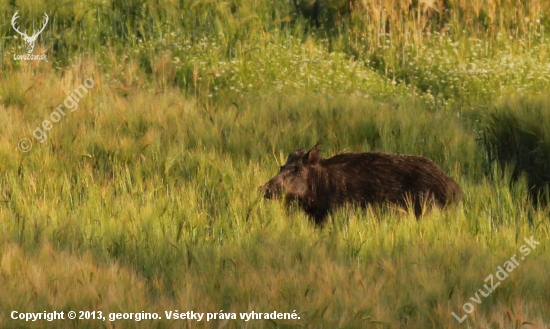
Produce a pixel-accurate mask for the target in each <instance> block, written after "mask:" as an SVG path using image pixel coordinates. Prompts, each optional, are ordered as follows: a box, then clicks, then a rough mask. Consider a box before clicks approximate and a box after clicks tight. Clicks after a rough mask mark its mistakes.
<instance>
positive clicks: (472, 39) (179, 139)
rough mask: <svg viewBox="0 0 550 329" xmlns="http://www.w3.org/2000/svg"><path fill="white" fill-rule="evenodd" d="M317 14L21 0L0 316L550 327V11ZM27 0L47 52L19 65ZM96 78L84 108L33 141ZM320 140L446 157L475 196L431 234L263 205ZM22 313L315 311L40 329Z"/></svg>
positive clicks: (357, 7) (416, 4) (4, 88)
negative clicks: (514, 264)
mask: <svg viewBox="0 0 550 329" xmlns="http://www.w3.org/2000/svg"><path fill="white" fill-rule="evenodd" d="M314 5H315V4H314V3H313V2H311V1H309V2H308V1H296V2H294V1H264V0H228V1H206V0H202V1H198V0H193V1H176V0H173V1H164V2H157V1H148V0H107V1H84V2H80V1H78V2H77V1H65V2H59V1H49V0H40V1H27V0H22V1H3V2H1V6H0V17H1V18H2V19H1V22H3V23H2V24H1V25H0V35H2V39H1V41H0V42H1V46H0V49H1V52H2V56H1V62H0V65H1V67H2V70H1V71H0V122H2V123H1V124H0V201H1V202H0V278H1V279H0V290H1V291H2V292H3V293H2V294H0V310H1V311H0V326H2V327H5V328H9V327H18V328H19V327H36V328H50V327H51V328H60V327H67V328H73V327H78V328H95V327H100V326H101V327H109V328H131V327H136V326H140V327H148V328H149V327H151V328H179V327H189V328H191V327H192V328H197V327H198V328H203V327H204V328H223V327H225V328H241V327H251V328H291V327H307V328H320V327H326V328H340V327H341V328H365V327H367V328H460V327H468V328H548V327H549V326H550V317H549V313H548V310H549V309H550V295H548V293H547V292H548V291H549V290H550V281H549V280H548V275H547V269H548V268H549V266H550V257H549V256H550V248H549V246H548V237H549V236H550V231H549V229H550V225H549V219H548V207H547V205H546V203H545V202H544V201H545V200H546V198H547V194H544V191H545V190H546V189H547V183H548V182H549V181H550V169H549V167H548V165H547V163H549V157H550V153H549V152H550V148H549V146H548V145H549V141H550V139H549V136H548V131H549V129H548V128H549V125H550V117H549V114H548V113H549V112H548V107H549V105H550V96H548V95H547V94H546V92H547V90H549V87H550V86H549V84H550V62H549V59H548V56H549V52H550V47H549V45H550V43H549V40H548V38H547V35H546V31H547V29H548V28H549V27H550V20H549V19H548V17H549V14H550V4H549V3H548V2H545V1H535V0H532V1H527V0H521V1H512V0H490V1H453V0H445V1H427V0H424V1H422V0H421V1H406V0H402V1H392V0H383V1H370V0H366V1H351V2H350V1H338V0H334V1H329V0H326V1H323V2H320V3H319V5H318V10H317V12H313V11H312V10H313V9H312V6H314ZM17 10H18V11H19V13H20V18H19V24H20V25H21V26H22V27H23V28H27V29H29V30H31V27H32V26H33V23H34V24H35V26H40V24H41V20H42V16H43V13H44V12H46V13H47V14H48V15H49V17H50V22H49V23H48V25H47V28H46V30H45V31H44V32H43V33H42V34H41V36H40V37H39V39H38V42H37V45H36V47H35V51H34V53H35V54H42V53H45V54H47V56H48V61H18V60H15V59H14V55H17V54H23V53H24V48H23V47H24V43H23V42H22V40H21V38H17V37H16V34H15V32H14V31H13V29H12V27H11V24H10V22H11V18H12V16H13V14H14V13H15V11H17ZM87 77H92V78H93V79H94V81H95V86H94V87H93V88H92V89H91V91H90V92H89V93H88V94H87V95H86V96H85V97H84V98H83V99H82V100H81V101H80V103H79V108H78V110H77V111H75V112H72V113H67V116H66V117H64V118H63V119H62V120H61V121H60V122H59V123H54V124H53V127H52V129H51V130H50V131H48V132H47V135H48V139H47V141H46V142H44V143H40V142H39V141H37V140H36V139H35V138H34V137H33V131H34V129H35V128H36V127H38V126H40V125H41V123H42V121H43V120H45V119H48V117H49V115H50V113H51V112H52V111H53V110H54V109H55V108H56V107H57V106H58V105H59V104H61V103H62V102H63V100H64V99H65V98H66V97H67V95H68V93H69V92H70V91H72V90H74V89H75V88H76V87H77V86H78V85H80V84H82V83H83V80H84V79H85V78H87ZM21 138H29V139H30V140H31V141H32V142H33V147H32V149H31V150H30V151H29V152H27V153H24V152H21V151H20V150H19V149H18V141H19V140H20V139H21ZM318 140H322V141H323V142H324V144H323V152H324V154H325V156H326V157H329V156H331V155H334V154H336V153H339V152H344V151H355V152H360V151H371V150H378V151H385V152H398V153H409V154H419V155H423V156H426V157H429V158H431V159H433V160H434V161H435V162H437V163H438V164H439V165H440V166H441V167H442V168H443V170H444V171H446V172H448V173H449V174H450V175H451V176H452V177H453V178H455V179H456V180H457V181H458V182H459V183H460V185H461V186H462V187H463V191H464V200H463V203H462V204H461V205H460V206H459V207H457V208H455V209H451V210H450V211H447V212H440V211H438V210H435V211H433V212H431V213H430V214H427V215H426V216H425V217H424V218H423V219H422V220H421V221H419V222H417V221H416V220H415V219H414V216H413V215H411V214H406V213H404V212H402V211H399V210H398V209H384V210H382V211H373V209H368V210H367V211H360V210H356V209H353V208H350V209H342V210H341V211H338V212H337V213H335V214H334V215H333V216H332V221H331V223H330V224H329V225H328V226H327V227H325V228H324V229H317V228H315V227H314V226H312V225H311V224H310V223H308V221H307V218H306V217H305V216H304V214H303V213H302V212H300V211H293V210H290V211H287V210H285V209H284V207H283V206H282V204H280V203H278V202H268V201H265V200H262V199H261V198H260V195H259V194H258V193H257V187H258V186H259V185H261V184H262V183H264V182H265V181H267V180H268V179H269V178H270V177H272V176H273V175H275V173H276V172H277V170H278V165H280V163H281V162H283V161H284V160H285V159H286V155H287V154H288V153H290V152H291V151H292V150H293V149H295V148H297V147H311V146H312V145H314V143H315V142H316V141H318ZM541 195H542V197H539V196H541ZM531 236H533V237H534V239H535V240H537V241H540V245H539V246H537V249H536V250H534V251H533V252H532V253H531V254H530V255H529V256H528V257H526V258H525V260H522V261H521V263H520V265H519V266H518V268H517V269H515V270H514V272H513V273H512V274H510V277H509V278H507V279H506V280H505V281H503V282H502V283H501V285H500V286H499V287H498V288H497V289H496V290H495V291H494V292H493V293H492V294H491V295H490V296H489V297H487V298H486V299H483V300H482V304H480V305H477V304H474V305H475V311H474V312H473V313H472V314H470V315H469V317H468V318H467V319H466V320H465V322H463V323H462V324H459V323H458V322H457V321H456V320H455V319H454V318H453V316H452V315H451V312H455V313H456V314H458V315H459V316H462V315H464V314H465V313H464V312H463V311H462V310H461V309H462V305H463V304H464V303H465V302H468V301H470V297H472V296H474V294H475V293H476V292H477V290H478V289H480V288H482V287H483V284H484V279H485V278H486V277H487V276H488V275H489V274H491V273H492V274H494V273H495V272H496V270H497V266H499V265H500V266H501V265H502V264H503V263H504V262H505V261H506V260H508V259H509V258H510V257H511V256H512V255H514V254H518V249H519V247H520V246H521V245H523V244H524V243H525V242H524V237H531ZM470 302H471V301H470ZM11 310H19V311H22V312H41V311H53V310H56V311H69V310H75V311H79V310H84V311H85V310H89V311H93V310H102V311H103V312H104V314H107V313H109V312H141V311H146V312H158V313H160V315H161V316H163V315H164V311H170V310H173V311H175V310H179V311H181V312H185V311H188V310H194V311H196V312H220V310H223V311H224V312H235V313H239V312H250V311H257V312H272V311H275V310H276V311H279V312H292V311H293V310H296V312H297V313H298V314H299V316H300V318H301V319H300V320H298V321H278V320H275V321H255V322H248V323H246V322H244V321H241V320H229V321H218V320H216V321H211V322H204V321H203V322H199V323H197V322H193V321H186V320H184V321H182V320H179V321H178V322H174V321H169V320H164V319H163V320H160V321H143V322H140V323H136V322H133V321H125V320H118V321H116V322H100V321H97V320H96V321H94V320H79V321H69V320H65V321H60V322H38V323H23V322H16V321H13V320H12V319H11V318H10V312H11Z"/></svg>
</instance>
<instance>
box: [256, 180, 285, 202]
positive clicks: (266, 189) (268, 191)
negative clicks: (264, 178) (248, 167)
mask: <svg viewBox="0 0 550 329" xmlns="http://www.w3.org/2000/svg"><path fill="white" fill-rule="evenodd" d="M258 191H259V192H263V194H264V198H266V199H269V200H275V199H279V197H280V196H281V190H280V189H279V188H277V187H276V186H275V184H273V183H272V182H271V181H269V182H267V183H265V184H264V185H262V186H260V187H259V188H258Z"/></svg>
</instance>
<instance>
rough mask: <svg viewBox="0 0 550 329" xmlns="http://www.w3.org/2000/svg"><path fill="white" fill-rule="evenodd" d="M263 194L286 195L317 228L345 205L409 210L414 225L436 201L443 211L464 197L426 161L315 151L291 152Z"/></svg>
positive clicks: (454, 184) (436, 167) (264, 187)
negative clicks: (393, 206) (392, 206)
mask: <svg viewBox="0 0 550 329" xmlns="http://www.w3.org/2000/svg"><path fill="white" fill-rule="evenodd" d="M261 189H262V190H263V191H264V197H265V198H267V199H278V198H280V197H281V196H282V195H283V194H285V195H286V198H287V200H295V201H297V202H298V205H299V206H300V207H301V208H302V209H303V210H304V211H305V212H306V213H307V214H308V215H309V216H310V218H312V219H313V220H314V221H315V223H317V224H323V223H324V222H325V221H326V218H327V215H328V214H329V213H330V211H331V210H333V209H335V208H337V207H339V206H342V205H344V204H346V203H354V204H359V205H360V206H362V207H365V206H367V205H368V204H374V203H381V202H389V203H392V204H396V205H398V206H401V207H403V208H405V209H406V208H407V205H408V204H412V206H413V207H414V213H415V216H416V218H417V219H418V218H420V217H421V216H422V207H423V205H425V204H428V203H430V202H432V201H435V203H436V204H438V205H439V206H440V207H445V206H447V205H448V204H451V203H455V202H458V201H459V200H460V198H461V195H462V193H461V190H460V187H459V186H458V184H457V183H456V182H455V181H454V180H452V179H451V178H450V177H449V176H447V175H446V174H445V173H443V172H442V171H441V169H440V168H439V167H438V166H437V165H436V164H435V163H434V162H433V161H432V160H430V159H427V158H424V157H421V156H414V155H401V154H387V153H379V152H368V153H345V154H339V155H336V156H334V157H332V158H330V159H324V158H322V157H321V155H320V154H319V147H318V145H315V146H314V147H313V148H312V149H311V150H309V151H308V152H305V151H304V150H303V149H299V150H296V151H294V152H292V153H291V154H290V155H289V156H288V159H287V161H286V163H285V165H284V166H282V167H281V171H280V172H279V174H277V176H275V177H273V178H272V179H271V180H270V181H269V182H267V183H266V184H265V185H263V186H262V187H261Z"/></svg>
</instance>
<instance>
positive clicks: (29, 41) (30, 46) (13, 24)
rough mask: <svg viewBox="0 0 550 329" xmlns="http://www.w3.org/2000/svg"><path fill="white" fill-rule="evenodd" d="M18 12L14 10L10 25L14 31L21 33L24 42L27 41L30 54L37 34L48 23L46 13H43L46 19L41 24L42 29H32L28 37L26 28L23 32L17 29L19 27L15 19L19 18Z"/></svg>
mask: <svg viewBox="0 0 550 329" xmlns="http://www.w3.org/2000/svg"><path fill="white" fill-rule="evenodd" d="M18 13H19V11H16V12H15V14H13V17H12V19H11V26H13V29H14V30H15V32H17V33H19V34H21V36H22V37H23V40H25V42H26V43H27V45H26V48H27V52H28V53H29V54H30V53H32V51H33V49H34V43H35V42H36V39H37V38H38V35H40V33H42V31H44V29H45V28H46V24H48V15H46V13H44V18H45V19H46V21H45V22H44V25H43V26H42V29H41V30H40V31H38V32H35V31H36V30H33V32H34V33H33V35H32V36H30V37H29V36H28V35H27V30H25V32H21V31H19V28H17V26H15V21H16V20H17V19H18V18H19V16H18Z"/></svg>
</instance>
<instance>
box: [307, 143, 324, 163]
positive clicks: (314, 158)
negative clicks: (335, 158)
mask: <svg viewBox="0 0 550 329" xmlns="http://www.w3.org/2000/svg"><path fill="white" fill-rule="evenodd" d="M320 160H321V154H320V153H319V143H317V144H315V146H314V147H313V148H312V149H311V150H309V151H308V152H307V153H306V154H305V155H304V162H305V163H306V164H308V165H315V164H317V163H319V161H320Z"/></svg>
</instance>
